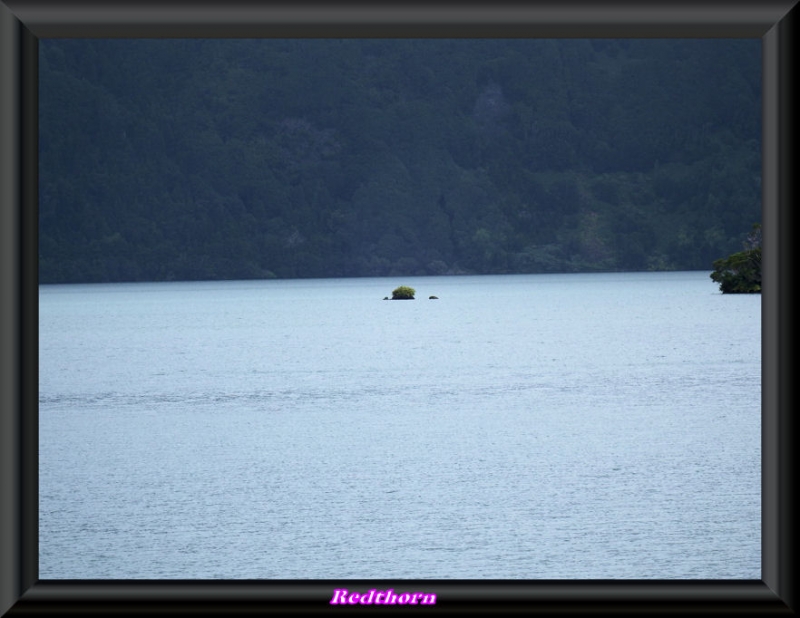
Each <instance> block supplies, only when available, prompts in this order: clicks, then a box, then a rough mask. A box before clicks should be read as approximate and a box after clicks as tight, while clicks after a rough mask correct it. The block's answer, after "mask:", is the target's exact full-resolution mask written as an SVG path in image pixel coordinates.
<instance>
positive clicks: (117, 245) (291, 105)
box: [39, 39, 761, 283]
mask: <svg viewBox="0 0 800 618" xmlns="http://www.w3.org/2000/svg"><path fill="white" fill-rule="evenodd" d="M760 79H761V52H760V41H758V40H748V39H742V40H732V39H714V40H677V39H665V40H534V39H531V40H527V39H520V40H515V39H502V40H447V39H442V40H438V39H425V40H380V39H374V40H372V39H364V40H358V39H352V40H272V39H264V40H236V39H232V40H191V39H186V40H183V39H181V40H126V39H119V40H93V39H75V40H72V39H44V40H42V41H41V42H40V125H39V128H40V212H39V218H40V236H39V240H40V243H39V244H40V246H39V253H40V281H41V282H42V283H52V282H95V281H97V282H101V281H143V280H173V279H178V280H191V279H240V278H261V277H329V276H362V275H373V276H374V275H390V274H398V275H400V274H407V275H412V274H444V273H463V272H469V273H506V272H573V271H591V270H647V269H656V270H660V269H709V270H710V269H711V264H712V262H713V261H714V260H715V259H717V258H719V257H721V256H724V255H728V254H730V253H732V252H734V251H737V250H738V248H740V247H741V243H742V241H743V239H744V238H745V237H746V235H747V233H748V232H749V230H750V229H751V226H752V224H753V223H756V222H759V221H760V220H761V200H760V192H761V186H760V175H761V154H760V151H761V135H760V127H761V87H760Z"/></svg>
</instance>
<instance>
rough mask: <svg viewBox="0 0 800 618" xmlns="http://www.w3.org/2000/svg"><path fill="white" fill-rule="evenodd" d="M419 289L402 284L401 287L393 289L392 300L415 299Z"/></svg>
mask: <svg viewBox="0 0 800 618" xmlns="http://www.w3.org/2000/svg"><path fill="white" fill-rule="evenodd" d="M416 293H417V291H416V290H415V289H414V288H410V287H408V286H407V285H401V286H400V287H399V288H395V290H394V291H392V300H414V294H416Z"/></svg>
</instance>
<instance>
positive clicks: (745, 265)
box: [711, 223, 761, 294]
mask: <svg viewBox="0 0 800 618" xmlns="http://www.w3.org/2000/svg"><path fill="white" fill-rule="evenodd" d="M711 279H713V280H714V281H715V282H716V283H718V284H719V289H720V291H721V292H722V293H723V294H759V293H761V224H759V223H756V224H754V225H753V230H752V231H751V232H750V234H749V235H748V236H747V241H746V242H745V243H744V251H740V252H739V253H734V254H733V255H731V256H729V257H727V258H721V259H719V260H716V261H715V262H714V272H712V273H711Z"/></svg>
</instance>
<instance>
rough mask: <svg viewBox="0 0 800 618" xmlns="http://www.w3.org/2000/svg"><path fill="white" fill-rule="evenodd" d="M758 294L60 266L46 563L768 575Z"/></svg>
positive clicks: (663, 280) (45, 302)
mask: <svg viewBox="0 0 800 618" xmlns="http://www.w3.org/2000/svg"><path fill="white" fill-rule="evenodd" d="M401 284H403V285H411V286H413V287H415V288H416V290H417V300H414V301H383V300H382V298H383V297H384V296H387V295H388V296H391V291H392V289H394V287H396V286H397V285H401ZM434 294H435V295H436V296H438V297H439V299H438V300H428V296H430V295H434ZM760 302H761V299H760V296H757V295H733V296H731V295H722V294H720V293H719V292H718V289H717V287H716V285H715V284H714V283H713V282H712V281H711V280H710V279H709V277H708V273H707V272H689V273H636V274H633V273H629V274H592V275H515V276H490V277H422V278H414V277H407V278H402V279H398V280H394V279H331V280H293V281H262V282H213V283H212V282H206V283H153V284H109V285H62V286H41V287H40V290H39V303H40V307H39V313H40V329H39V338H40V342H39V349H40V375H39V384H40V396H39V430H40V450H39V457H40V509H39V510H40V515H39V519H40V577H41V578H43V579H53V578H56V579H58V578H91V579H102V578H156V579H169V578H220V579H240V578H247V579H251V578H255V579H276V578H288V579H305V578H312V579H321V578H333V579H337V578H414V579H426V578H476V579H489V578H492V579H494V578H511V579H540V578H547V579H552V578H557V579H562V578H563V579H584V578H591V579H594V578H611V579H624V578H658V579H663V578H681V579H695V578H697V579H701V578H702V579H706V578H711V579H717V578H734V579H760V578H761V569H760V558H761V554H760V534H761V529H760V513H761V505H760V457H761V453H760V412H761V403H760V402H761V352H760V346H761V335H760V333H761V317H760V316H761V314H760Z"/></svg>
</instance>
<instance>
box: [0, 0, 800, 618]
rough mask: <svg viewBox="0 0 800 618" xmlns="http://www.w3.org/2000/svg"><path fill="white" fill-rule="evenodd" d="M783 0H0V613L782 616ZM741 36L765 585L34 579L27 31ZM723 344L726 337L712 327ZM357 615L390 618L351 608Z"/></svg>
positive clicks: (789, 114)
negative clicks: (747, 63) (757, 48)
mask: <svg viewBox="0 0 800 618" xmlns="http://www.w3.org/2000/svg"><path fill="white" fill-rule="evenodd" d="M797 15H798V9H797V7H796V2H795V1H783V2H772V1H770V2H754V1H747V2H720V1H709V0H701V1H699V2H694V3H689V2H678V3H674V2H673V3H669V2H664V0H659V2H657V3H645V2H639V3H636V2H625V1H624V0H623V1H622V2H616V3H608V2H603V1H602V0H601V1H600V2H597V3H592V2H588V1H587V2H576V1H575V0H563V1H561V2H557V1H555V0H550V1H549V2H527V3H520V2H517V3H514V2H507V1H502V2H498V3H495V4H492V3H483V4H464V5H460V6H459V5H452V4H444V3H441V2H439V3H417V2H406V3H392V4H389V3H372V4H370V3H363V2H360V3H359V2H353V3H339V4H327V3H309V2H307V1H306V0H298V1H297V2H286V3H283V4H281V3H274V2H248V1H246V0H231V1H230V2H218V1H217V2H211V1H208V2H188V1H180V0H166V1H165V2H157V1H153V0H145V1H144V2H132V1H131V0H123V1H121V2H118V3H112V2H98V1H97V0H65V1H64V2H55V1H48V0H31V1H25V0H0V286H2V289H1V290H0V345H1V347H0V547H2V551H1V552H0V615H9V616H16V615H32V614H36V615H45V614H46V615H58V614H67V613H79V614H118V613H119V614H123V613H124V614H142V615H143V614H145V613H150V612H153V611H158V612H165V613H184V614H194V613H197V614H205V615H209V614H220V615H222V614H225V615H231V614H245V613H267V612H291V613H304V612H308V613H313V612H316V611H339V610H340V609H342V608H339V607H336V608H334V607H332V606H330V605H329V601H330V600H331V597H332V594H333V590H334V589H336V588H341V587H345V588H348V589H350V590H354V591H366V590H369V589H371V588H378V589H388V588H393V589H395V590H396V591H398V592H399V591H417V590H419V591H425V592H434V593H436V594H437V597H438V598H437V604H436V606H431V607H426V608H422V607H420V606H416V607H414V606H405V607H394V608H393V610H392V611H401V612H403V611H406V610H411V611H435V612H437V613H442V612H444V613H458V614H464V613H477V612H480V613H483V612H486V611H490V612H507V613H519V612H525V613H528V612H530V613H532V614H538V615H541V614H565V613H567V614H568V613H573V614H596V613H609V612H615V613H617V612H619V613H631V612H634V611H635V612H642V613H659V614H665V613H671V614H678V613H682V612H685V611H690V610H691V611H696V612H698V613H715V614H720V613H725V614H727V613H731V614H740V615H741V614H749V615H763V614H766V613H769V614H773V613H775V614H793V613H794V610H795V608H796V605H795V592H794V589H793V587H794V574H795V570H794V566H795V553H794V514H795V511H794V504H793V498H794V486H793V485H794V476H793V470H794V468H793V463H794V457H793V455H792V447H793V444H792V442H793V438H794V419H793V416H792V412H793V405H792V401H793V400H794V397H793V395H794V392H793V378H794V376H793V375H792V371H793V369H794V367H793V360H794V347H793V337H792V336H793V329H792V326H793V318H794V307H795V305H794V303H793V302H792V295H791V284H792V283H793V281H792V280H791V274H792V272H791V267H792V260H791V258H792V257H793V250H792V249H793V241H794V238H793V236H794V232H795V228H794V220H793V212H792V206H793V205H794V204H795V198H796V194H795V189H794V169H795V162H796V158H795V156H796V149H797V137H796V130H795V120H794V111H793V110H794V109H795V108H796V107H797V98H796V96H795V93H794V88H795V75H794V73H795V71H794V69H795V67H794V65H793V61H794V60H793V59H794V57H795V52H796V43H795V39H796V35H797V32H796V31H797ZM263 36H273V37H332V38H336V37H342V36H357V37H380V38H385V37H395V36H397V37H426V36H437V37H554V38H561V37H597V38H600V37H633V38H651V37H703V38H709V37H735V38H738V37H752V38H761V39H762V50H763V68H764V73H763V86H764V88H763V103H764V106H763V128H764V132H763V144H764V146H763V194H762V196H763V206H762V216H763V219H762V225H763V239H764V256H763V267H764V280H763V290H764V291H763V293H762V392H763V396H762V579H761V580H753V581H747V580H741V581H739V580H737V581H719V580H713V581H696V580H691V581H651V580H609V581H605V580H537V581H486V580H476V581H467V580H422V581H407V580H400V581H387V580H360V581H338V580H331V581H312V580H308V581H303V580H300V581H296V580H295V581H288V580H287V581H276V580H269V581H217V580H214V581H206V580H198V581H192V580H131V581H127V580H125V581H120V580H103V581H77V580H75V581H72V580H40V579H39V577H38V555H37V554H38V452H37V451H38V262H37V245H38V219H37V217H38V212H37V211H38V187H37V181H38V174H37V165H38V161H37V154H38V141H37V140H38V118H37V116H38V114H37V113H31V110H34V112H35V110H38V39H39V38H49V37H97V38H116V37H157V38H162V37H263ZM720 335H721V336H724V334H722V333H721V334H720ZM357 610H358V611H359V612H362V613H370V614H372V613H377V612H379V611H386V610H385V608H384V607H382V606H359V607H358V608H357Z"/></svg>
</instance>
